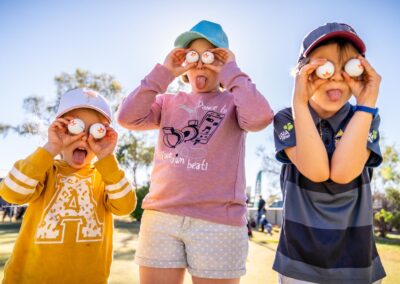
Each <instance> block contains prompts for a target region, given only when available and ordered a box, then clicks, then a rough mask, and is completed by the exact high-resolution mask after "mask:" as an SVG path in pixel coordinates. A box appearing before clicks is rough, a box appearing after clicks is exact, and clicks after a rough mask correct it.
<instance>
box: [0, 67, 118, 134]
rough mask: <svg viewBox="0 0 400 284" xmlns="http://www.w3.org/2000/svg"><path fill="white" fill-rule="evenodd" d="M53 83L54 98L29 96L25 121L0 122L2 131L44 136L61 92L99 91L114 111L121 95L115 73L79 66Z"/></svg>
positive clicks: (24, 102)
mask: <svg viewBox="0 0 400 284" xmlns="http://www.w3.org/2000/svg"><path fill="white" fill-rule="evenodd" d="M54 83H55V84H56V89H57V91H56V95H55V98H54V99H53V100H50V101H46V100H45V98H44V97H42V96H29V97H26V98H25V99H24V101H23V104H22V107H23V109H24V110H25V117H24V119H25V121H23V122H21V123H20V124H18V125H8V124H2V123H0V134H3V135H7V134H8V133H9V131H10V130H12V131H14V132H16V133H18V134H19V135H32V136H34V135H41V136H45V135H46V134H47V128H48V125H50V123H51V121H52V120H53V119H54V117H55V114H56V111H57V108H58V104H59V101H60V97H61V95H62V94H63V93H65V92H66V91H68V90H71V89H75V88H81V87H88V88H91V89H94V90H96V91H98V92H99V93H100V94H102V95H103V96H104V97H106V98H107V99H108V101H109V102H110V105H111V107H112V108H113V110H114V111H115V110H116V109H117V105H118V103H119V102H120V101H121V98H122V95H121V91H122V87H121V84H120V83H119V82H118V81H116V80H115V78H114V77H113V76H111V75H108V74H104V73H103V74H94V73H92V72H90V71H86V70H81V69H77V70H76V71H75V73H73V74H67V73H61V75H59V76H56V77H55V78H54Z"/></svg>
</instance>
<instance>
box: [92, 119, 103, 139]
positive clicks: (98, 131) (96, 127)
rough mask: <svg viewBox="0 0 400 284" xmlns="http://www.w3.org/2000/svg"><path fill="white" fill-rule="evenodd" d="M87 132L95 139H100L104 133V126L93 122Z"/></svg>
mask: <svg viewBox="0 0 400 284" xmlns="http://www.w3.org/2000/svg"><path fill="white" fill-rule="evenodd" d="M89 132H90V134H91V135H92V136H93V137H94V138H95V139H101V138H103V137H104V136H105V135H106V127H105V126H104V125H103V124H101V123H95V124H93V125H92V126H90V131H89Z"/></svg>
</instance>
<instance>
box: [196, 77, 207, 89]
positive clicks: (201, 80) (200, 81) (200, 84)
mask: <svg viewBox="0 0 400 284" xmlns="http://www.w3.org/2000/svg"><path fill="white" fill-rule="evenodd" d="M206 81H207V78H206V77H205V76H197V77H196V88H197V89H203V88H204V87H205V86H206Z"/></svg>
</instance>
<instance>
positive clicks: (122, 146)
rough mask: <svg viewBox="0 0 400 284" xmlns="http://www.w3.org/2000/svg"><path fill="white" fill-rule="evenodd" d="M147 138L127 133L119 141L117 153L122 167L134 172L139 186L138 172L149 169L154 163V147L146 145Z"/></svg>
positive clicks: (134, 180) (134, 179) (134, 178)
mask: <svg viewBox="0 0 400 284" xmlns="http://www.w3.org/2000/svg"><path fill="white" fill-rule="evenodd" d="M145 137H146V136H144V135H142V136H139V135H137V134H133V133H132V132H129V133H125V134H124V135H123V136H122V137H121V138H120V140H119V141H120V142H119V147H118V150H117V153H116V155H117V159H118V161H119V162H120V163H121V165H122V166H124V167H125V168H127V169H131V170H132V173H133V182H134V184H135V185H137V176H136V175H137V170H138V169H139V168H140V167H146V168H148V167H149V166H150V165H151V163H152V161H153V156H154V146H148V145H146V142H145V141H146V139H145Z"/></svg>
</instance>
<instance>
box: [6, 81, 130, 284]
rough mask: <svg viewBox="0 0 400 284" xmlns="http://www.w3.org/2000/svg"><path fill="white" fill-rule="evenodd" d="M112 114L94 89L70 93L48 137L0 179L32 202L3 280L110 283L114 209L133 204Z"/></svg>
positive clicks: (121, 211)
mask: <svg viewBox="0 0 400 284" xmlns="http://www.w3.org/2000/svg"><path fill="white" fill-rule="evenodd" d="M111 117H112V115H111V110H110V107H109V106H108V104H107V101H106V100H105V99H104V98H103V97H102V96H101V95H99V94H98V93H97V92H95V91H93V90H89V89H75V90H71V91H69V92H66V93H65V94H64V95H63V96H62V97H61V100H60V104H59V107H58V113H57V118H56V119H55V121H53V122H52V124H51V125H50V127H49V129H48V141H47V143H46V144H45V145H44V146H43V147H39V148H38V149H37V150H36V151H35V152H34V153H32V154H31V155H30V156H28V157H27V158H26V159H24V160H20V161H18V162H16V163H15V165H14V167H13V168H12V170H11V171H10V172H9V173H8V175H7V177H6V178H5V179H4V180H3V181H2V182H1V183H0V195H1V196H2V197H3V198H4V199H5V200H7V201H8V202H11V203H15V204H25V203H28V204H29V207H28V209H27V211H26V214H25V217H24V219H23V221H22V226H21V230H20V232H19V235H18V239H17V241H16V243H15V246H14V250H13V252H12V255H11V257H10V259H9V260H8V261H7V263H6V266H5V270H4V279H3V284H8V283H10V284H15V283H18V284H25V283H26V284H28V283H29V284H30V283H108V276H109V274H110V266H111V261H112V253H113V252H112V244H113V230H114V228H113V227H114V226H113V216H112V214H116V215H127V214H129V213H130V212H131V211H133V210H134V208H135V203H136V195H135V192H134V190H133V188H132V186H131V184H130V183H129V181H128V180H127V179H126V178H125V174H124V172H123V171H122V170H121V169H120V168H119V166H118V162H117V160H116V158H115V155H114V154H113V152H114V149H115V146H116V144H117V137H118V135H117V133H116V132H115V130H114V129H113V128H112V127H111V126H110V123H111ZM98 124H102V125H103V126H101V127H99V128H97V127H98V126H99V125H98ZM94 127H96V128H94ZM89 129H91V130H89ZM99 129H102V130H105V136H104V137H103V138H99V139H95V138H94V136H93V135H96V137H99V136H97V135H99V134H101V133H104V132H95V131H99ZM57 155H61V159H60V160H58V159H56V160H55V159H54V157H55V156H57ZM96 157H97V161H95V160H94V159H95V158H96Z"/></svg>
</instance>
